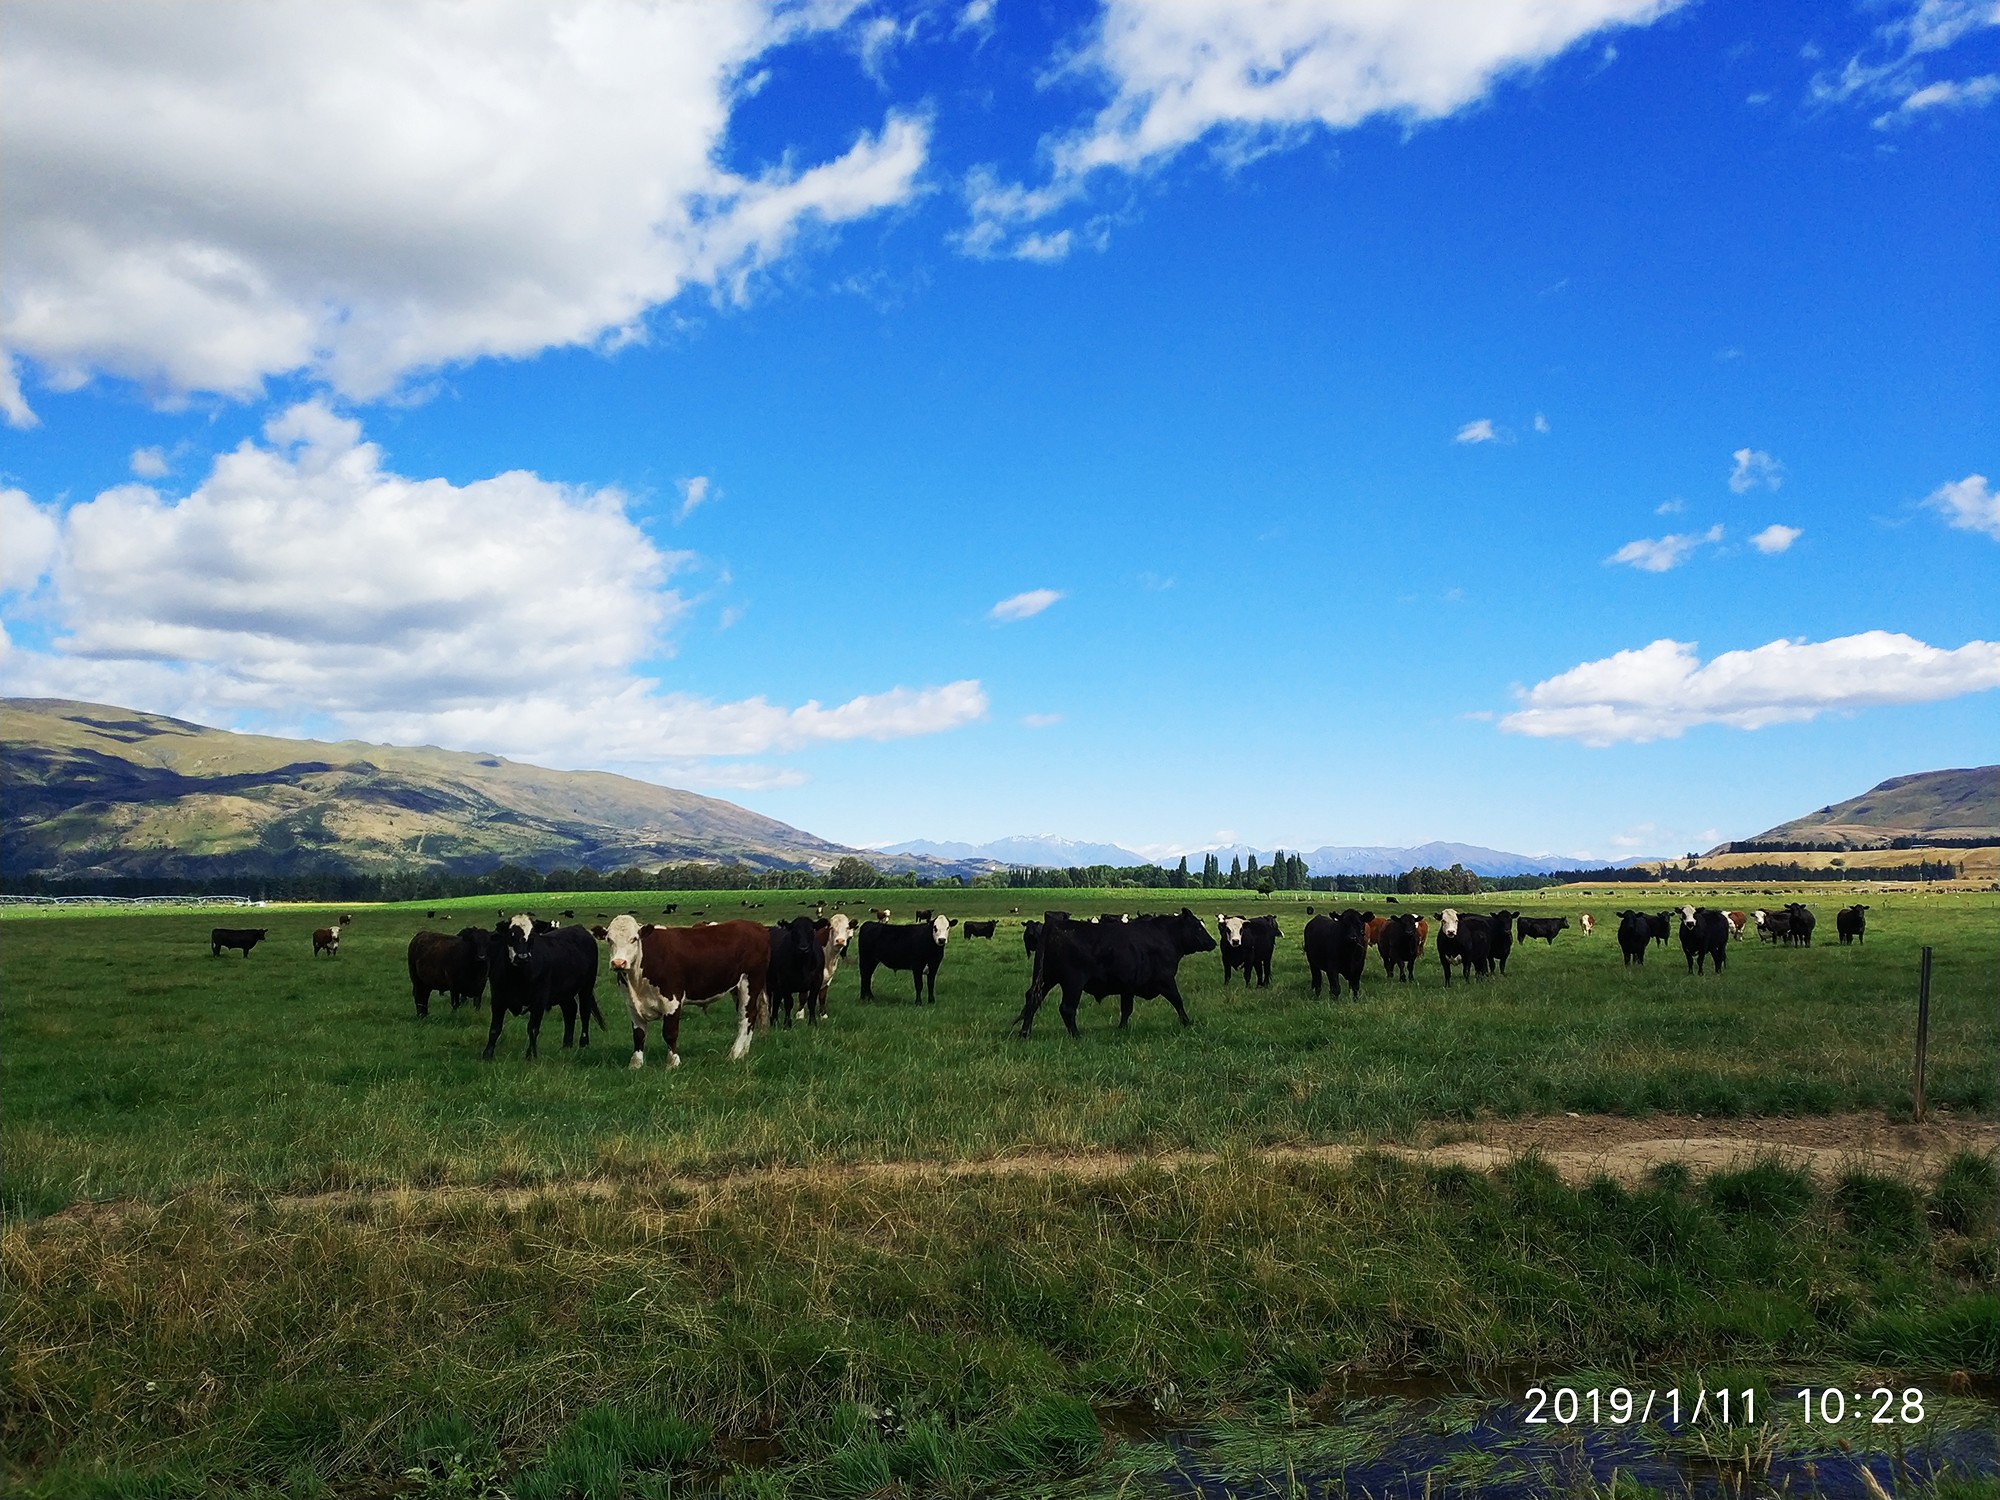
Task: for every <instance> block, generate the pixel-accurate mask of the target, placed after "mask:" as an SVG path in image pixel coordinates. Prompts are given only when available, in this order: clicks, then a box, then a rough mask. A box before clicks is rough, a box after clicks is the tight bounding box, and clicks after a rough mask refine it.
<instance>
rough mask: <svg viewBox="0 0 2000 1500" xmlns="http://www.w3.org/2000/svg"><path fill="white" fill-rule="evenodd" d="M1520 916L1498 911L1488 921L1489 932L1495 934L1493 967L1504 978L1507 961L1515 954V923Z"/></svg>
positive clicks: (1513, 912)
mask: <svg viewBox="0 0 2000 1500" xmlns="http://www.w3.org/2000/svg"><path fill="white" fill-rule="evenodd" d="M1520 915H1521V914H1520V913H1519V912H1517V911H1496V912H1494V913H1493V915H1492V916H1490V917H1488V918H1487V919H1486V925H1487V930H1488V931H1489V932H1491V933H1492V934H1493V966H1494V967H1495V968H1496V969H1498V970H1499V971H1500V972H1501V974H1502V975H1503V976H1504V975H1505V974H1506V972H1507V959H1508V957H1509V956H1510V955H1511V954H1512V953H1513V952H1514V922H1515V920H1516V919H1517V918H1518V917H1519V916H1520Z"/></svg>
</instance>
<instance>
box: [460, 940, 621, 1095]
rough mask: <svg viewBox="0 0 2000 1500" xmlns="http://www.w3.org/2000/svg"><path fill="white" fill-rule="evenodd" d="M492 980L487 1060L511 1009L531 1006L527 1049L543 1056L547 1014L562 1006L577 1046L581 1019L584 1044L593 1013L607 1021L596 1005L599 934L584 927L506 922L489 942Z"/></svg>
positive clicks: (569, 1042)
mask: <svg viewBox="0 0 2000 1500" xmlns="http://www.w3.org/2000/svg"><path fill="white" fill-rule="evenodd" d="M486 969H487V979H488V982H489V983H490V984H491V985H492V987H493V988H492V1006H491V1009H492V1017H493V1019H492V1024H491V1025H490V1026H489V1027H488V1028H487V1032H486V1050H485V1051H484V1052H482V1053H481V1054H480V1057H481V1059H482V1060H484V1061H486V1062H491V1061H493V1052H494V1049H495V1048H496V1047H498V1046H499V1044H500V1031H501V1028H502V1027H504V1026H505V1025H506V1023H507V1017H508V1016H509V1015H510V1014H518V1013H519V1012H521V1011H526V1012H527V1016H528V1050H527V1053H526V1056H528V1057H535V1056H538V1055H539V1051H538V1049H539V1045H540V1042H541V1037H542V1017H543V1016H545V1015H547V1014H548V1012H549V1011H551V1010H560V1011H561V1012H562V1017H563V1040H562V1044H563V1046H565V1047H572V1046H575V1045H577V1042H578V1038H577V1019H578V1017H579V1015H580V1016H581V1017H582V1021H583V1037H582V1045H583V1046H586V1047H588V1046H589V1045H590V1021H591V1017H592V1016H595V1017H596V1018H597V1023H598V1024H599V1025H600V1026H601V1025H603V1024H604V1012H603V1011H601V1010H599V1009H598V1008H597V939H596V938H594V937H592V936H591V935H590V933H589V932H588V931H586V930H585V929H584V928H581V927H548V928H543V927H542V925H541V924H540V923H538V922H535V921H532V920H531V919H529V918H528V917H526V916H518V917H515V918H514V919H513V920H512V921H511V922H502V923H500V924H498V925H497V926H496V927H495V928H494V929H493V936H492V938H491V939H490V940H489V941H488V943H487V947H486Z"/></svg>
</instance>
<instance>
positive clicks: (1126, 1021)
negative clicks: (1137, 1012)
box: [1118, 990, 1132, 1031]
mask: <svg viewBox="0 0 2000 1500" xmlns="http://www.w3.org/2000/svg"><path fill="white" fill-rule="evenodd" d="M1131 1024H1132V995H1131V992H1130V991H1129V990H1128V991H1127V992H1126V993H1125V994H1122V995H1120V996H1119V997H1118V1029H1119V1030H1120V1031H1123V1030H1124V1029H1125V1028H1126V1027H1127V1026H1130V1025H1131Z"/></svg>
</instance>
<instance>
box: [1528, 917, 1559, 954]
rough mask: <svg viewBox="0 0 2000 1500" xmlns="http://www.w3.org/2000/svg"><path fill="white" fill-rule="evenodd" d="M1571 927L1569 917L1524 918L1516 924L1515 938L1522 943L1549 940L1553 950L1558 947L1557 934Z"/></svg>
mask: <svg viewBox="0 0 2000 1500" xmlns="http://www.w3.org/2000/svg"><path fill="white" fill-rule="evenodd" d="M1567 926H1569V918H1568V917H1522V918H1520V919H1519V920H1518V921H1516V922H1515V923H1514V936H1515V937H1517V938H1519V939H1520V940H1521V941H1522V942H1524V943H1525V942H1527V941H1528V940H1529V939H1530V938H1547V939H1548V943H1549V946H1550V947H1551V948H1553V947H1555V945H1556V934H1557V933H1559V932H1561V931H1562V930H1563V929H1564V928H1565V927H1567Z"/></svg>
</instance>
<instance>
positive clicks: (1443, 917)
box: [1438, 906, 1458, 938]
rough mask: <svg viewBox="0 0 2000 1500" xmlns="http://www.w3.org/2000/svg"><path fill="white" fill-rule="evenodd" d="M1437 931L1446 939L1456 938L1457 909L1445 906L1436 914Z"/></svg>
mask: <svg viewBox="0 0 2000 1500" xmlns="http://www.w3.org/2000/svg"><path fill="white" fill-rule="evenodd" d="M1438 931H1439V932H1442V933H1443V934H1444V935H1445V936H1446V937H1448V938H1455V937H1457V936H1458V909H1457V908H1456V907H1451V906H1447V907H1446V908H1445V909H1444V910H1443V911H1441V912H1439V913H1438Z"/></svg>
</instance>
